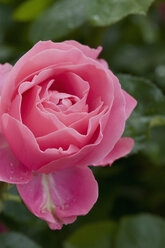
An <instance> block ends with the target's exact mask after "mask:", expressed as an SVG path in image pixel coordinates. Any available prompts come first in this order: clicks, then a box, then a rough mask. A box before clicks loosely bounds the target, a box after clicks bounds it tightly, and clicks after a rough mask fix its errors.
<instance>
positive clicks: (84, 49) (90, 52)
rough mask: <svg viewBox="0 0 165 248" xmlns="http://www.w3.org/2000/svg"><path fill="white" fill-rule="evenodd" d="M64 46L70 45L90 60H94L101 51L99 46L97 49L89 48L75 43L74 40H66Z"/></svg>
mask: <svg viewBox="0 0 165 248" xmlns="http://www.w3.org/2000/svg"><path fill="white" fill-rule="evenodd" d="M64 43H65V44H67V45H72V46H75V47H77V48H78V49H80V50H81V51H82V52H83V53H84V54H85V55H86V56H88V57H91V58H92V59H96V58H97V57H98V56H99V54H100V53H101V51H102V47H101V46H99V47H98V48H96V49H95V48H90V47H89V46H86V45H82V44H80V43H79V42H77V41H75V40H67V41H64Z"/></svg>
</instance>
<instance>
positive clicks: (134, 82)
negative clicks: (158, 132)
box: [119, 74, 165, 151]
mask: <svg viewBox="0 0 165 248" xmlns="http://www.w3.org/2000/svg"><path fill="white" fill-rule="evenodd" d="M119 80H120V83H121V85H122V88H123V89H125V90H126V91H127V92H128V93H130V95H132V96H133V97H134V98H135V99H136V100H137V102H138V105H137V107H136V109H135V110H134V112H133V114H132V115H131V117H130V118H129V120H128V121H127V125H126V130H125V134H124V135H125V136H130V137H133V138H134V139H135V142H136V143H135V147H134V151H137V150H142V149H144V147H145V144H146V141H147V140H148V139H149V128H150V127H151V126H152V125H154V126H159V125H162V124H163V119H164V116H165V109H164V106H165V96H164V95H163V93H162V91H161V90H160V89H159V88H158V87H157V86H156V85H155V84H153V83H152V82H151V81H149V80H147V79H144V78H140V77H134V76H130V75H123V74H120V75H119Z"/></svg>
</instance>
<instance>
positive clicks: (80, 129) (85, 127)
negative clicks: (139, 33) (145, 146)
mask: <svg viewBox="0 0 165 248" xmlns="http://www.w3.org/2000/svg"><path fill="white" fill-rule="evenodd" d="M100 51H101V48H100V47H99V48H97V49H91V48H89V47H88V46H84V45H81V44H79V43H78V42H76V41H65V42H61V43H53V42H51V41H46V42H39V43H37V44H36V45H35V46H34V47H33V48H32V49H31V50H30V51H29V52H27V53H26V54H25V55H24V56H23V57H22V58H20V59H19V60H18V62H17V63H16V64H15V65H14V66H13V67H12V66H11V65H9V64H4V65H1V66H0V90H1V92H2V93H1V105H0V116H1V136H0V144H1V149H0V180H1V181H4V182H8V183H14V184H16V185H17V189H18V191H19V193H20V195H21V197H22V199H23V200H24V202H25V204H26V205H27V206H28V208H29V209H30V211H32V213H34V214H35V215H36V216H38V217H39V218H42V219H44V220H45V221H47V222H48V224H49V226H50V228H52V229H60V228H61V227H62V224H68V223H72V222H73V221H75V219H76V217H77V216H78V215H85V214H87V213H88V212H89V210H90V209H91V208H92V206H93V204H94V203H95V202H96V200H97V197H98V188H97V182H96V181H95V179H94V176H93V174H92V172H91V170H90V169H89V168H88V166H89V165H94V166H97V165H106V164H112V163H113V161H114V160H116V159H118V158H120V157H122V156H125V155H126V154H128V153H129V152H130V151H131V149H132V147H133V140H132V139H131V138H121V136H122V134H123V131H124V127H125V122H126V119H127V118H128V117H129V115H130V114H131V112H132V110H133V108H134V107H135V105H136V101H135V99H133V98H132V97H131V96H130V95H128V94H127V93H126V92H125V91H123V90H122V89H121V86H120V84H119V81H118V79H117V78H116V77H115V76H114V75H113V73H112V72H111V71H110V70H109V69H108V66H107V64H106V62H105V61H103V60H99V59H97V57H98V55H99V53H100Z"/></svg>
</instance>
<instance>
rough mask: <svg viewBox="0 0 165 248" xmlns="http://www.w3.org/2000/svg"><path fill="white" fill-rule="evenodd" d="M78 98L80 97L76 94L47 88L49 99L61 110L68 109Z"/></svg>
mask: <svg viewBox="0 0 165 248" xmlns="http://www.w3.org/2000/svg"><path fill="white" fill-rule="evenodd" d="M79 100H80V99H79V97H77V96H74V95H71V94H67V93H62V92H58V91H55V90H49V101H51V102H52V103H54V104H56V106H58V108H59V110H61V111H64V110H66V109H68V108H69V107H70V106H72V105H73V104H75V103H76V102H78V101H79Z"/></svg>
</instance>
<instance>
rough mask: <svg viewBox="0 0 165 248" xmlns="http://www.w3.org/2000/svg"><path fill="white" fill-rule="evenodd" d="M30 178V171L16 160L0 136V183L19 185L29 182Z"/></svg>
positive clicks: (3, 138)
mask: <svg viewBox="0 0 165 248" xmlns="http://www.w3.org/2000/svg"><path fill="white" fill-rule="evenodd" d="M31 178H32V173H31V171H29V170H28V169H27V168H26V167H25V166H24V165H23V164H21V163H20V162H19V161H18V160H17V158H16V157H15V155H14V154H13V153H12V151H11V149H10V148H9V146H8V144H7V142H6V140H5V137H4V136H3V135H2V134H0V181H3V182H7V183H14V184H15V183H17V184H19V183H27V182H29V181H30V180H31Z"/></svg>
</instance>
